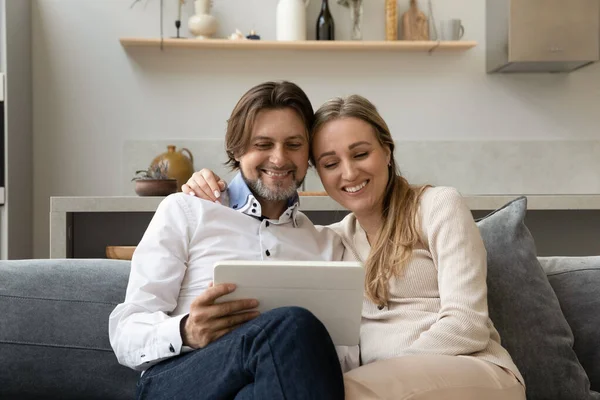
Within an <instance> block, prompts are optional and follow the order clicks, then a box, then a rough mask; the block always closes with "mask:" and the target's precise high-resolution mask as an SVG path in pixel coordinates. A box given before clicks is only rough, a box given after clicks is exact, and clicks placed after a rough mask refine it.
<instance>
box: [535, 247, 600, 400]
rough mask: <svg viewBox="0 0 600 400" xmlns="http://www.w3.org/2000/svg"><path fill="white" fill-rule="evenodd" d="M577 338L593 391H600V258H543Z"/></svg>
mask: <svg viewBox="0 0 600 400" xmlns="http://www.w3.org/2000/svg"><path fill="white" fill-rule="evenodd" d="M540 263H541V264H542V268H544V271H545V272H546V275H547V276H548V280H549V281H550V284H551V285H552V288H553V289H554V293H556V296H557V297H558V300H559V301H560V308H561V309H562V311H563V314H564V315H565V318H566V320H567V321H568V322H569V326H570V327H571V330H572V331H573V336H574V337H575V345H574V346H573V349H574V350H575V353H576V354H577V358H578V359H579V361H580V362H581V365H583V368H585V371H586V372H587V375H588V377H589V378H590V385H591V388H592V390H595V391H600V334H599V332H598V330H599V329H600V295H599V294H598V290H599V288H600V257H541V258H540Z"/></svg>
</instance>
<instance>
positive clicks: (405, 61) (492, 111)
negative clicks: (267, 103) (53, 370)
mask: <svg viewBox="0 0 600 400" xmlns="http://www.w3.org/2000/svg"><path fill="white" fill-rule="evenodd" d="M132 1H133V0H37V1H34V5H33V15H32V18H33V63H34V65H33V84H34V159H35V168H34V198H35V203H34V217H35V228H34V234H35V256H36V257H45V256H47V255H48V230H49V228H48V211H49V198H50V196H75V195H81V196H84V195H97V196H103V195H121V194H124V190H123V187H122V176H123V175H126V174H129V173H130V172H129V171H124V170H123V169H124V167H123V165H125V164H126V162H125V161H126V160H124V157H126V156H127V155H126V154H124V153H123V148H124V144H125V142H127V141H132V140H157V141H159V140H183V141H185V140H194V139H210V138H222V137H223V133H224V126H225V121H226V119H227V117H228V115H229V113H230V112H231V109H232V108H233V106H234V105H235V102H236V101H237V100H238V98H239V97H240V96H241V95H242V94H243V92H245V91H246V90H247V89H248V88H250V87H251V86H253V85H255V84H257V83H259V82H262V81H265V80H271V79H289V80H293V81H295V82H296V83H298V84H299V85H300V86H301V87H303V88H304V89H305V90H306V92H307V93H308V94H309V96H310V98H311V100H312V101H313V103H314V105H315V107H317V106H318V105H320V104H321V103H322V102H323V101H325V100H326V99H328V98H329V97H332V96H337V95H344V94H350V93H360V94H362V95H364V96H366V97H367V98H369V99H371V100H372V101H373V102H374V103H375V104H376V105H377V106H378V107H379V110H380V111H381V113H382V115H383V116H384V117H385V118H386V120H387V121H388V123H389V125H390V127H391V129H392V132H393V133H394V135H395V137H396V138H397V139H399V140H409V141H440V140H445V141H481V140H483V141H498V140H500V141H509V140H510V141H514V140H519V141H520V140H523V141H530V140H534V141H555V140H599V139H600V132H599V131H600V112H599V111H600V65H599V64H596V65H592V66H589V67H587V68H585V69H582V70H580V71H577V72H576V73H573V74H569V75H551V74H536V75H510V76H509V75H487V74H486V73H485V65H484V64H485V29H484V28H485V25H484V24H485V22H484V21H485V2H484V1H483V0H434V9H435V12H436V16H437V19H438V21H439V20H441V19H445V18H451V17H455V18H461V19H462V20H463V23H464V25H465V28H466V35H465V39H467V40H476V41H478V42H479V46H478V47H476V48H475V49H473V50H471V51H469V52H466V53H458V54H436V55H433V56H428V55H426V54H390V53H320V52H315V53H305V52H298V53H293V52H268V51H257V52H234V51H217V50H214V51H202V52H200V51H185V50H184V51H182V50H170V51H165V52H162V53H161V52H160V51H159V50H154V49H144V50H141V49H137V50H131V51H126V50H125V49H123V48H122V47H121V46H120V44H119V42H118V39H119V37H123V36H127V37H134V36H137V37H158V35H159V4H160V1H159V0H148V1H146V0H142V2H141V3H140V4H138V5H137V6H135V7H134V8H132V9H130V8H129V6H130V5H131V3H132ZM176 2H177V0H165V8H166V17H165V31H166V35H167V36H171V35H173V34H174V28H173V20H174V15H175V5H176ZM214 3H215V4H216V7H215V10H214V14H215V15H217V16H218V17H219V19H220V21H221V28H220V31H219V35H220V36H226V35H228V34H229V33H231V32H232V31H233V30H234V29H235V28H236V27H237V28H239V29H241V30H242V31H244V32H248V31H249V30H250V29H255V30H256V31H258V33H259V34H261V35H262V36H263V38H264V39H273V38H274V36H275V32H274V29H275V28H274V26H275V24H274V18H275V8H276V4H277V0H253V1H248V0H215V1H214ZM319 3H320V2H319V1H316V0H312V2H311V5H310V7H309V10H308V19H309V21H310V22H309V23H308V25H309V32H310V36H311V37H314V32H313V31H314V28H313V26H314V24H313V21H315V20H316V16H317V14H318V8H319ZM383 4H384V1H383V0H365V28H364V37H365V39H366V40H369V39H371V40H377V39H383V38H384V24H383ZM400 4H401V11H404V10H405V9H406V8H407V7H408V0H400ZM422 4H423V5H425V2H424V1H422ZM330 5H331V6H332V8H333V11H334V13H333V14H334V18H335V20H336V23H337V32H336V34H337V36H338V38H339V39H345V38H348V37H349V21H348V19H349V15H348V11H347V10H346V9H342V8H341V7H340V6H338V5H337V4H336V1H334V0H330ZM192 8H193V7H192V4H191V0H188V1H187V4H186V6H185V12H184V15H185V16H186V18H187V16H189V15H191V11H192ZM184 34H187V31H186V30H184ZM149 161H150V160H148V162H149ZM498 162H501V160H500V161H498ZM203 165H204V164H203V162H202V160H196V167H197V168H199V167H202V166H203ZM142 167H145V166H142ZM127 194H128V193H127Z"/></svg>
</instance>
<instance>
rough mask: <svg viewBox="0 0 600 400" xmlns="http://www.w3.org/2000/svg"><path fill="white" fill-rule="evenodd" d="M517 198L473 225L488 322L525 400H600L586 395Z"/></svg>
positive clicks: (524, 202) (584, 378)
mask: <svg viewBox="0 0 600 400" xmlns="http://www.w3.org/2000/svg"><path fill="white" fill-rule="evenodd" d="M526 211H527V199H526V198H525V197H520V198H518V199H516V200H514V201H512V202H510V203H508V204H506V205H505V206H504V207H502V208H500V209H499V210H496V211H495V212H493V213H491V214H490V215H488V216H486V217H484V218H482V219H481V220H479V221H478V222H477V225H478V226H479V228H480V232H481V235H482V237H483V240H484V243H485V247H486V249H487V252H488V278H487V282H488V303H489V313H490V317H491V319H492V321H493V323H494V325H495V326H496V328H497V329H498V332H499V333H500V336H501V339H502V345H503V346H504V347H505V348H506V349H507V350H508V352H509V353H510V354H511V356H512V358H513V360H514V362H515V364H516V365H517V367H518V368H519V371H520V372H521V374H522V375H523V377H524V379H525V384H526V386H527V399H528V400H542V399H544V400H552V399H556V400H566V399H573V400H575V399H577V400H584V399H600V394H598V393H592V392H590V390H589V389H590V383H589V380H588V377H587V375H586V373H585V370H584V369H583V367H582V366H581V364H580V363H579V360H578V359H577V356H576V354H575V351H574V350H573V334H572V332H571V329H570V327H569V324H568V323H567V321H566V320H565V317H564V315H563V313H562V311H561V309H560V305H559V302H558V299H557V297H556V295H555V293H554V291H553V290H552V286H550V282H549V281H548V278H547V277H546V274H545V273H544V271H543V270H542V267H541V265H540V263H539V261H538V259H537V257H536V248H535V243H534V240H533V237H532V236H531V234H530V232H529V230H528V229H527V227H526V226H525V223H524V218H525V214H526Z"/></svg>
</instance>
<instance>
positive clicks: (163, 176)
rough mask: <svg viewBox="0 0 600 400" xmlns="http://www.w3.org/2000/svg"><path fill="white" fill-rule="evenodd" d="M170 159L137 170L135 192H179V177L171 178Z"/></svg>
mask: <svg viewBox="0 0 600 400" xmlns="http://www.w3.org/2000/svg"><path fill="white" fill-rule="evenodd" d="M168 168H169V163H168V161H160V162H158V163H155V164H152V165H150V167H148V169H142V170H139V171H135V174H136V175H135V176H134V177H133V179H131V180H132V181H135V192H136V193H137V195H138V196H168V195H170V194H171V193H175V192H177V179H173V178H169V177H168V176H167V170H168Z"/></svg>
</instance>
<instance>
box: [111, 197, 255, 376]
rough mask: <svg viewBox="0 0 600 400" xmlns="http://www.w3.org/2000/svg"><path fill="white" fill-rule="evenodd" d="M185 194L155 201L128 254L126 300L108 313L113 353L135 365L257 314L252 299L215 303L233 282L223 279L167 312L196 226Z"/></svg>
mask: <svg viewBox="0 0 600 400" xmlns="http://www.w3.org/2000/svg"><path fill="white" fill-rule="evenodd" d="M185 200H186V199H185V197H184V196H182V195H172V196H169V197H167V198H166V199H165V200H164V201H163V202H161V204H160V205H159V207H158V209H157V210H156V213H155V215H154V217H153V218H152V221H151V222H150V225H149V226H148V228H147V230H146V232H145V233H144V236H143V238H142V240H141V241H140V243H139V245H138V246H137V248H136V251H135V253H134V255H133V259H132V262H131V273H130V276H129V285H128V287H127V294H126V297H125V301H124V302H123V303H122V304H119V305H118V306H117V307H116V308H115V310H114V311H113V312H112V314H111V316H110V319H109V336H110V342H111V346H112V347H113V350H114V351H115V354H116V356H117V359H118V360H119V362H120V363H121V364H123V365H126V366H128V367H130V368H133V369H136V370H146V369H148V368H150V367H151V366H152V365H154V364H156V363H158V362H160V361H162V360H164V359H167V358H169V357H173V356H176V355H178V354H180V353H181V350H182V347H183V346H188V347H191V348H194V349H196V348H201V347H204V346H206V345H208V344H209V343H211V342H213V341H215V340H217V339H218V338H219V337H221V336H223V335H224V334H226V333H227V332H230V331H232V330H233V329H235V328H237V327H238V326H239V325H240V324H243V323H245V322H247V321H249V320H251V319H253V318H256V317H257V316H258V315H259V314H258V312H256V311H249V310H250V309H252V308H255V307H256V306H257V305H258V303H257V302H256V300H254V299H244V300H234V301H228V302H223V303H219V304H215V300H216V299H218V298H219V297H221V296H223V295H225V294H228V293H231V292H232V291H234V290H235V285H229V284H223V285H217V286H215V287H209V288H208V289H206V290H205V291H204V292H203V293H201V294H200V295H199V296H198V297H196V298H195V299H194V301H193V302H192V304H191V306H190V309H189V310H186V311H187V312H189V314H181V315H179V316H175V317H172V316H171V312H173V310H175V308H176V307H177V305H178V304H177V303H178V298H179V293H180V290H181V283H182V281H183V278H184V276H185V274H186V270H187V268H188V265H187V260H188V256H189V251H190V249H189V247H190V242H191V240H192V234H193V232H194V231H195V229H196V228H197V226H198V220H197V219H196V215H198V213H192V212H191V211H190V209H189V207H188V205H187V202H186V201H185ZM196 201H197V200H196Z"/></svg>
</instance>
